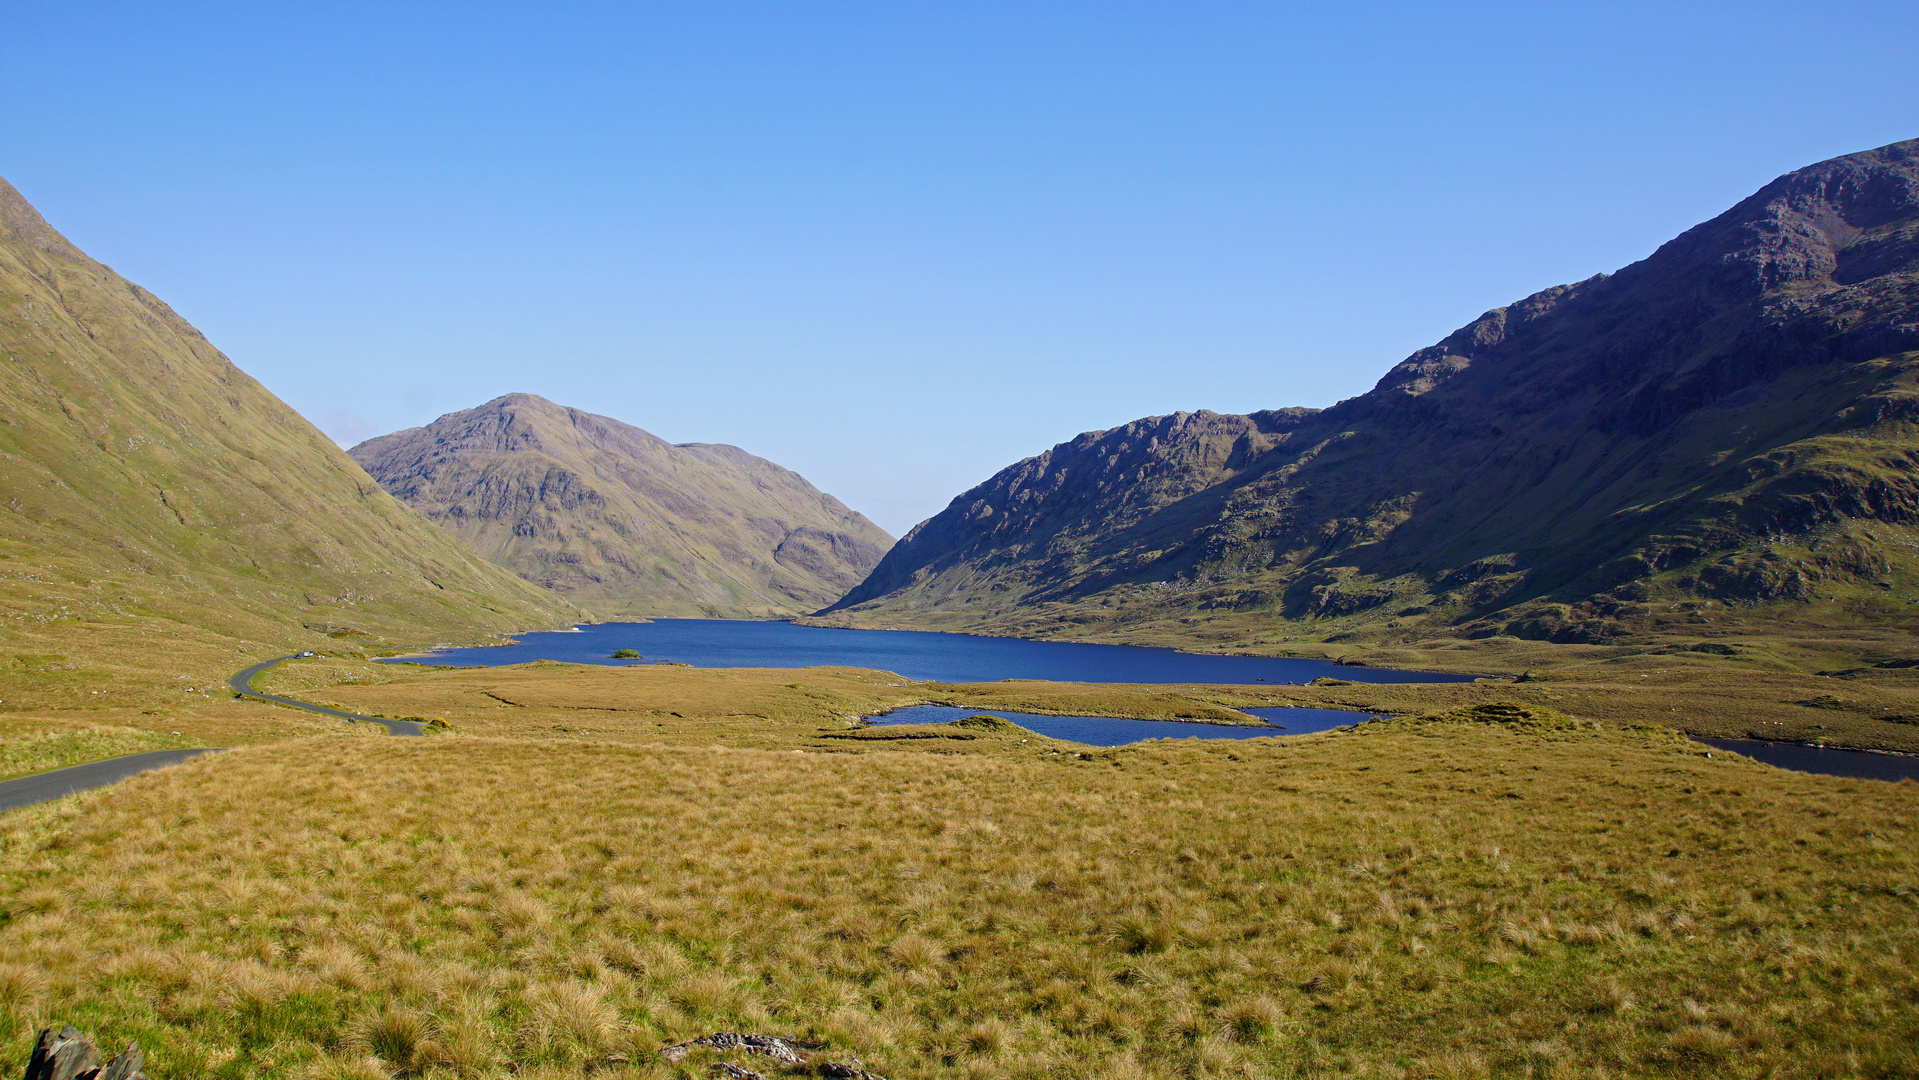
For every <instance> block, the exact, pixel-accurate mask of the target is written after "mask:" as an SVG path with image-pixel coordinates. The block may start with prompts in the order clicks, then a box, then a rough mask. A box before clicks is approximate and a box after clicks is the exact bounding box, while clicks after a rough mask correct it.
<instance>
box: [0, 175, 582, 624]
mask: <svg viewBox="0 0 1919 1080" xmlns="http://www.w3.org/2000/svg"><path fill="white" fill-rule="evenodd" d="M0 511H3V512H0V521H3V522H4V527H0V548H4V552H3V553H0V554H4V557H6V558H18V559H22V560H24V561H23V562H22V563H19V564H13V565H14V566H15V567H16V569H19V568H23V567H25V566H27V565H28V564H31V566H32V569H31V571H30V572H14V571H9V572H8V573H7V574H4V575H0V597H4V601H5V607H6V609H7V610H8V611H9V612H10V613H12V614H13V616H14V619H15V622H16V623H17V624H18V625H19V626H20V627H21V628H23V629H24V630H26V631H27V632H30V633H38V632H40V631H41V630H42V629H43V628H50V629H48V632H49V633H51V632H52V630H55V629H58V627H59V624H61V623H63V622H64V623H66V624H67V625H74V624H75V623H76V622H80V621H84V622H87V623H89V624H90V625H91V626H92V627H93V628H94V629H95V630H99V629H100V628H102V627H105V626H109V625H111V626H121V627H124V626H127V625H132V621H133V620H146V619H151V618H156V617H157V618H159V619H171V620H174V621H176V622H179V623H187V624H190V625H191V626H193V627H195V628H200V629H203V628H214V629H215V630H217V631H218V632H220V633H223V634H230V635H238V636H242V637H246V638H249V639H251V640H254V641H267V640H271V641H277V642H282V643H285V642H287V641H289V640H292V641H298V640H301V638H302V636H303V635H304V636H305V637H311V636H312V635H311V633H309V632H308V631H305V630H303V629H302V624H305V625H306V626H308V627H313V628H316V629H325V628H327V627H349V628H353V629H360V630H365V631H367V632H369V633H379V634H385V635H388V636H390V637H392V638H395V639H398V640H403V641H418V640H421V639H425V640H428V641H432V640H438V639H441V638H443V637H445V636H448V635H451V634H462V633H464V634H469V635H470V634H473V633H475V632H476V631H481V630H485V629H495V630H512V629H516V628H526V627H529V626H550V625H554V624H556V623H559V622H562V621H567V620H570V619H573V618H576V617H577V612H576V611H575V610H574V609H572V608H571V606H570V605H567V604H565V603H563V602H558V601H557V600H556V598H555V597H553V596H551V595H550V594H544V593H541V592H540V591H539V590H537V589H533V588H529V587H528V586H527V585H526V583H525V582H522V581H520V580H518V579H517V578H515V577H513V576H512V575H511V574H506V573H503V572H501V570H500V569H499V568H498V567H496V566H493V565H491V564H489V563H487V562H486V561H485V560H482V559H478V558H475V557H474V556H473V555H472V554H471V553H470V552H468V551H466V550H465V549H464V548H462V547H461V546H460V545H459V544H458V542H456V541H454V540H453V539H452V538H451V537H449V536H447V535H446V534H445V533H444V532H442V531H441V530H439V529H436V528H434V527H433V526H431V525H430V524H428V523H427V522H425V521H423V520H421V519H420V517H419V516H418V515H417V514H414V513H413V512H412V511H410V510H408V509H407V508H406V507H405V506H403V505H401V504H400V503H399V502H397V501H395V500H394V499H393V498H392V497H391V496H389V495H387V494H386V492H384V491H381V490H380V488H379V486H378V485H377V484H375V483H373V481H372V480H371V479H369V478H368V477H367V475H366V473H365V472H363V471H362V470H361V469H360V467H359V466H358V465H355V464H354V463H353V462H352V461H351V460H350V459H349V458H348V457H347V456H346V455H345V454H344V453H342V452H341V451H340V450H339V448H338V447H336V446H334V445H333V443H332V442H331V441H330V440H328V439H327V438H326V437H325V436H323V435H321V434H320V433H319V431H317V430H315V429H314V427H313V426H312V425H311V424H308V423H307V422H306V420H304V419H303V418H301V417H300V415H299V414H298V413H295V412H294V411H293V410H292V409H289V408H287V406H286V405H285V404H283V403H282V402H281V401H280V400H279V399H278V398H275V397H274V396H273V395H272V394H270V393H268V392H267V391H266V390H265V389H264V388H262V387H261V386H260V384H259V383H257V382H255V381H254V380H253V379H251V378H249V377H248V376H247V375H246V373H245V372H243V371H241V370H240V369H239V368H237V367H235V366H234V365H233V364H232V363H231V362H230V361H229V360H228V359H227V358H226V357H225V356H222V355H221V354H220V352H219V351H218V350H217V349H215V348H214V347H213V346H212V345H211V344H209V343H208V342H207V340H206V338H205V337H203V336H201V334H200V332H199V331H197V330H195V329H194V328H193V327H191V326H189V325H187V323H186V322H185V321H184V320H183V319H181V318H180V317H179V316H178V315H176V314H174V312H173V311H172V309H170V308H168V307H167V305H165V304H163V303H161V302H160V301H159V300H158V299H156V298H155V297H154V296H153V295H152V294H151V293H148V292H147V291H146V290H144V289H142V288H140V287H139V286H137V285H134V284H132V283H130V282H128V281H126V280H125V279H123V278H121V277H120V276H119V275H118V274H115V273H114V272H113V271H112V270H111V269H109V268H107V267H106V266H103V265H101V264H100V263H97V262H95V261H94V260H92V259H90V258H88V257H87V256H86V255H85V254H83V253H82V252H81V251H80V250H79V249H78V248H75V247H74V246H73V245H72V244H71V243H69V242H67V240H66V239H65V238H64V237H62V236H61V235H60V234H59V233H57V232H55V231H54V230H53V229H52V227H50V226H49V225H48V224H47V223H46V222H45V221H44V220H42V219H41V217H40V215H39V214H38V213H36V212H35V211H34V209H33V208H32V207H31V206H29V205H28V204H27V202H26V200H25V199H23V198H21V196H20V194H19V193H18V192H17V191H15V190H14V189H13V188H12V187H11V186H9V185H8V184H6V183H5V182H4V181H0ZM34 579H37V580H34ZM52 581H58V582H59V585H58V587H50V586H49V585H48V584H47V582H52ZM102 632H104V631H102Z"/></svg>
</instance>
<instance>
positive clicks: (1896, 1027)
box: [0, 658, 1919, 1080]
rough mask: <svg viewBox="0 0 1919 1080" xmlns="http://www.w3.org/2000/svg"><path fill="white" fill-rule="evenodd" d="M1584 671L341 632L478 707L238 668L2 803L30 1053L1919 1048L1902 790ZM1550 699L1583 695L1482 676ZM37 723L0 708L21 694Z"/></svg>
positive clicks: (235, 1062) (1392, 1064)
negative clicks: (921, 656)
mask: <svg viewBox="0 0 1919 1080" xmlns="http://www.w3.org/2000/svg"><path fill="white" fill-rule="evenodd" d="M1701 670H1711V668H1710V665H1703V666H1702V668H1701ZM1600 671H1602V672H1604V673H1606V677H1605V678H1597V677H1593V676H1590V675H1589V676H1582V677H1581V678H1579V679H1571V678H1567V679H1554V680H1549V681H1544V682H1539V683H1530V682H1529V683H1522V684H1518V685H1510V684H1503V685H1501V684H1487V683H1478V684H1454V685H1453V686H1451V687H1426V688H1423V689H1421V688H1418V687H1411V688H1409V687H1377V686H1357V685H1354V686H1322V687H1311V688H1295V687H1272V688H1270V689H1269V688H1246V687H1231V688H1219V687H1216V688H1197V687H1173V688H1168V687H1087V686H1071V685H1062V684H1043V683H995V684H985V685H980V686H970V687H957V686H953V687H941V686H929V685H924V684H908V685H901V680H899V679H897V678H896V677H894V676H891V675H888V674H885V673H880V672H870V671H860V670H857V669H806V670H800V671H766V670H736V671H700V670H695V669H688V668H674V667H641V668H626V669H614V668H595V667H580V666H576V665H564V664H545V663H542V664H534V665H526V666H522V667H518V668H511V669H487V670H480V671H474V670H459V671H446V670H432V669H426V668H420V667H393V666H375V665H369V664H366V663H364V662H362V661H358V660H353V659H347V658H318V659H315V660H310V661H299V662H295V663H291V664H288V665H283V666H282V667H281V668H278V669H275V670H274V672H272V673H270V674H269V676H268V677H267V678H266V679H264V680H262V688H263V689H271V690H273V691H274V692H277V693H284V694H289V695H293V696H301V697H305V698H308V699H311V700H318V701H325V702H333V703H337V704H342V705H348V706H350V707H352V708H353V709H355V710H356V711H362V712H385V713H386V714H387V715H389V716H396V717H397V716H409V715H413V716H424V717H428V718H430V717H432V716H444V717H446V718H447V719H448V721H449V722H450V723H451V724H452V726H453V730H452V731H451V732H450V733H445V732H443V733H438V734H431V735H429V736H428V737H426V738H423V739H391V738H386V737H384V736H381V735H379V734H378V733H377V732H374V731H371V730H369V729H368V728H367V727H366V726H365V725H360V726H358V727H349V726H347V725H334V724H328V723H325V722H322V721H320V720H318V718H315V717H311V716H309V715H306V714H301V713H297V712H294V711H291V710H284V709H274V708H269V707H265V706H260V705H256V704H252V703H247V702H238V701H230V700H227V701H222V700H215V699H208V700H206V701H203V702H199V703H198V704H195V705H193V706H191V707H189V708H185V709H176V708H167V709H159V708H152V709H151V710H150V711H139V710H127V711H121V712H111V711H102V712H99V713H96V714H95V718H94V719H91V720H86V721H82V720H78V719H74V718H72V717H71V716H70V717H68V718H67V719H66V720H65V721H63V722H65V723H68V724H70V725H72V726H70V727H67V728H58V727H57V725H53V720H52V719H49V720H46V721H41V722H40V723H41V724H42V725H43V727H45V730H46V731H47V732H48V734H46V735H43V736H41V737H40V738H41V739H42V740H48V739H50V740H53V741H54V742H56V743H57V742H58V741H59V740H61V739H65V740H67V742H66V743H62V744H61V745H76V746H77V745H82V744H87V743H86V741H87V740H95V741H96V742H95V743H93V744H87V745H112V746H115V747H118V746H121V745H122V744H123V742H124V743H125V744H126V745H132V744H133V743H132V742H126V740H129V739H131V740H133V742H137V741H138V739H140V738H145V737H150V736H151V737H157V736H154V733H153V731H151V730H148V729H149V728H152V726H153V724H154V723H156V722H163V723H164V724H165V725H171V726H168V727H166V729H165V730H166V731H167V733H168V734H167V735H166V738H169V739H172V738H175V737H174V736H172V735H171V732H173V731H179V732H181V733H182V734H181V735H180V736H178V739H179V740H180V741H192V740H194V739H195V738H198V739H200V740H202V742H203V743H204V742H207V741H214V740H220V741H224V742H225V743H227V744H229V745H236V746H238V747H239V749H236V750H234V751H232V752H229V753H226V754H221V755H217V756H211V757H207V758H201V759H196V760H194V761H190V762H188V763H186V764H183V765H180V766H176V767H174V768H170V769H167V770H165V771H162V772H159V773H153V774H148V775H146V776H141V777H137V778H135V779H133V780H130V781H127V782H126V783H124V784H121V785H119V786H117V787H114V788H111V789H106V790H102V791H99V792H94V793H90V794H85V795H81V796H77V797H74V798H70V799H66V800H62V801H60V802H58V803H52V804H47V805H44V806H41V807H36V808H29V809H26V810H19V811H14V812H10V813H8V814H6V815H5V816H3V817H0V866H4V867H5V869H4V871H0V910H4V912H5V914H4V917H0V1070H18V1069H19V1068H21V1067H22V1066H23V1064H24V1055H25V1053H26V1050H27V1048H28V1047H29V1045H30V1043H31V1040H32V1036H33V1033H34V1031H35V1030H37V1029H38V1028H40V1027H43V1026H47V1025H50V1024H59V1023H69V1022H70V1023H73V1024H75V1025H76V1026H78V1027H80V1028H82V1029H83V1030H84V1031H86V1032H87V1033H88V1034H89V1035H92V1036H94V1037H95V1039H96V1041H98V1042H100V1043H101V1044H102V1045H105V1046H109V1047H117V1046H119V1045H121V1044H123V1043H124V1042H126V1041H129V1040H137V1041H139V1042H140V1043H141V1044H142V1045H143V1046H144V1047H145V1048H146V1049H147V1050H148V1052H149V1056H150V1062H151V1066H150V1068H149V1072H150V1073H151V1074H152V1075H155V1076H162V1077H164V1076H202V1075H206V1076H231V1077H241V1076H311V1077H405V1076H422V1077H425V1076H445V1077H454V1076H507V1075H518V1076H578V1075H583V1074H586V1073H592V1074H593V1075H596V1076H598V1075H606V1076H629V1075H630V1076H669V1075H672V1076H686V1077H691V1076H703V1075H706V1071H707V1069H708V1066H709V1065H710V1064H711V1060H712V1055H710V1054H708V1053H705V1052H702V1053H701V1054H699V1055H696V1056H694V1057H692V1058H689V1059H687V1060H685V1061H683V1062H680V1063H678V1064H671V1063H668V1062H667V1061H666V1060H665V1059H664V1058H662V1057H661V1056H660V1055H659V1053H658V1050H659V1048H661V1047H662V1046H665V1045H668V1044H672V1043H677V1042H680V1041H682V1040H685V1039H689V1038H693V1037H695V1036H700V1035H704V1034H707V1033H709V1032H712V1031H720V1030H738V1031H746V1032H754V1033H765V1034H775V1035H783V1036H791V1037H800V1038H808V1039H813V1040H817V1041H821V1042H825V1043H827V1044H829V1047H830V1050H828V1051H823V1052H822V1053H823V1054H830V1055H832V1060H837V1061H845V1060H848V1059H850V1058H858V1059H859V1060H860V1061H861V1062H863V1063H864V1065H865V1067H866V1068H867V1069H869V1070H871V1071H873V1072H875V1073H878V1074H882V1075H884V1076H887V1077H891V1078H893V1080H914V1078H918V1077H987V1076H996V1077H997V1076H1014V1077H1036V1078H1037V1077H1052V1076H1059V1075H1106V1076H1127V1077H1160V1076H1165V1077H1172V1076H1213V1075H1249V1076H1262V1075H1273V1076H1284V1075H1335V1074H1337V1075H1377V1076H1395V1077H1399V1076H1435V1077H1438V1076H1446V1077H1456V1076H1490V1075H1520V1074H1532V1075H1574V1074H1582V1075H1584V1074H1593V1075H1620V1076H1628V1075H1682V1074H1705V1075H1726V1076H1748V1075H1750V1076H1760V1075H1806V1074H1814V1073H1827V1074H1833V1075H1839V1074H1868V1075H1871V1074H1882V1075H1894V1074H1902V1075H1903V1074H1910V1073H1912V1072H1914V1071H1915V1070H1919V1055H1916V1054H1915V1051H1914V1050H1913V1047H1914V1046H1915V1045H1919V1021H1915V1019H1914V1018H1915V1017H1919V1009H1916V1008H1915V1005H1916V1004H1919V929H1915V926H1919V920H1915V914H1919V855H1916V854H1915V852H1919V844H1916V843H1915V840H1919V837H1915V836H1914V834H1913V829H1914V825H1913V823H1914V821H1915V814H1914V811H1915V810H1919V784H1913V783H1900V784H1888V783H1881V782H1875V781H1850V780H1841V779H1835V778H1830V777H1821V776H1811V775H1805V774H1795V773H1787V772H1781V771H1779V770H1775V769H1771V768H1768V767H1765V766H1761V765H1758V764H1755V763H1752V762H1749V761H1746V760H1744V759H1741V758H1737V757H1730V756H1728V755H1726V754H1724V753H1723V752H1721V753H1717V754H1716V755H1714V756H1708V748H1705V747H1702V746H1699V745H1698V744H1695V743H1691V742H1689V741H1687V740H1686V739H1684V738H1683V737H1681V736H1679V735H1678V734H1676V733H1674V732H1672V731H1671V730H1668V729H1666V728H1663V727H1656V726H1651V725H1646V724H1630V723H1620V722H1611V723H1595V722H1594V717H1592V716H1591V715H1590V711H1596V710H1599V709H1603V708H1605V707H1607V705H1606V703H1608V702H1618V703H1620V704H1619V705H1618V706H1617V708H1620V709H1625V710H1628V711H1633V712H1635V715H1636V714H1637V713H1638V712H1644V713H1655V712H1656V711H1657V706H1656V705H1653V704H1650V702H1652V701H1654V700H1664V699H1663V698H1660V697H1659V695H1660V694H1672V695H1680V694H1682V693H1684V683H1682V682H1680V681H1677V680H1675V681H1673V682H1671V683H1661V682H1657V681H1655V680H1654V679H1653V678H1652V676H1653V675H1655V674H1656V672H1653V671H1650V670H1648V671H1644V672H1641V671H1639V670H1638V669H1637V668H1633V667H1625V668H1618V669H1606V668H1603V667H1602V668H1601V669H1600ZM1638 674H1645V675H1646V676H1647V678H1646V679H1644V680H1635V681H1636V682H1644V683H1646V684H1648V685H1646V686H1645V687H1644V688H1640V687H1638V686H1634V687H1633V688H1632V689H1630V690H1628V689H1626V685H1627V684H1626V683H1625V682H1624V681H1623V679H1624V677H1625V676H1627V675H1638ZM1806 678H1811V677H1810V676H1808V677H1806ZM1875 678H1876V677H1875ZM1709 681H1710V680H1703V679H1701V678H1698V677H1695V678H1694V679H1693V682H1694V683H1695V685H1706V684H1707V683H1709ZM1827 681H1828V682H1831V681H1832V680H1830V679H1828V680H1827ZM1855 681H1857V680H1855ZM1735 683H1736V680H1735V681H1732V682H1727V683H1725V684H1724V685H1726V686H1731V685H1735ZM1757 685H1760V686H1762V687H1763V688H1764V689H1763V692H1761V693H1760V694H1759V698H1765V697H1767V696H1768V695H1770V696H1775V697H1776V696H1778V695H1777V693H1775V691H1778V692H1783V693H1786V694H1788V695H1790V694H1792V693H1797V690H1796V689H1795V687H1796V685H1797V684H1792V685H1790V686H1788V685H1786V684H1777V685H1775V684H1770V683H1764V682H1761V683H1759V684H1757ZM1848 685H1850V684H1848ZM1859 685H1862V686H1863V685H1872V686H1878V685H1879V683H1878V682H1870V683H1864V682H1862V683H1859ZM1881 689H1885V688H1884V687H1881ZM1895 690H1897V688H1896V687H1895V688H1893V689H1885V692H1887V693H1893V692H1894V691H1895ZM1901 692H1903V691H1901ZM1439 693H1443V694H1448V695H1455V696H1456V697H1457V700H1451V699H1447V700H1439V699H1436V698H1430V697H1429V698H1426V699H1424V700H1425V703H1426V704H1427V705H1428V706H1432V707H1438V706H1444V705H1447V704H1451V705H1453V706H1455V707H1454V708H1452V709H1451V711H1448V712H1444V713H1440V714H1437V715H1435V716H1431V717H1427V718H1421V719H1407V720H1398V721H1388V722H1382V723H1376V724H1368V725H1364V726H1362V727H1358V728H1355V729H1350V730H1342V731H1336V732H1329V733H1325V734H1320V735H1307V736H1299V737H1296V738H1288V739H1283V740H1255V741H1253V742H1238V741H1236V742H1232V743H1217V742H1213V743H1202V742H1200V741H1198V740H1193V741H1186V740H1179V741H1171V742H1155V743H1147V744H1141V745H1138V746H1134V747H1127V748H1120V749H1115V750H1093V749H1091V748H1087V747H1083V746H1079V745H1077V744H1071V743H1059V742H1054V741H1052V740H1048V739H1045V738H1043V737H1039V736H1035V735H1031V734H1029V733H1025V732H1020V731H1017V730H1014V731H1005V730H995V729H993V728H990V727H984V726H982V727H975V728H965V727H933V728H921V729H917V730H909V729H902V728H890V729H886V730H885V734H886V735H887V737H886V738H874V737H873V736H875V735H878V734H881V732H879V731H877V730H876V729H867V728H864V727H862V726H860V725H859V723H858V720H857V718H858V717H859V716H861V715H863V714H867V713H871V712H873V711H876V710H878V709H881V708H885V707H889V706H891V705H898V704H904V703H906V702H908V701H923V700H942V701H950V702H953V703H956V704H968V705H977V706H981V707H987V706H999V707H1007V708H1020V709H1022V710H1024V711H1039V712H1087V711H1105V712H1110V713H1115V714H1121V715H1136V716H1178V715H1186V716H1192V717H1198V718H1207V717H1218V716H1223V715H1230V713H1229V712H1228V711H1227V710H1228V709H1229V708H1230V706H1231V705H1232V704H1251V703H1254V702H1255V701H1269V700H1273V699H1276V698H1294V699H1298V700H1300V702H1301V703H1313V704H1329V703H1343V702H1345V700H1346V699H1347V698H1353V699H1355V700H1357V698H1358V697H1360V696H1364V695H1369V694H1393V695H1413V696H1415V697H1416V696H1418V695H1420V694H1439ZM1547 693H1550V694H1553V695H1556V696H1557V697H1556V699H1554V700H1553V701H1552V704H1553V705H1555V706H1557V707H1559V708H1563V709H1564V710H1566V712H1571V713H1574V714H1577V715H1580V716H1582V717H1584V719H1580V720H1573V719H1571V718H1570V717H1567V716H1565V715H1564V714H1562V713H1560V712H1557V711H1554V710H1553V709H1548V708H1544V707H1542V706H1541V705H1539V704H1537V703H1523V704H1512V705H1505V706H1501V705H1496V704H1490V703H1491V702H1493V701H1494V700H1495V699H1496V698H1504V699H1506V700H1508V701H1512V700H1514V699H1518V698H1522V697H1523V696H1524V695H1528V694H1532V695H1543V694H1547ZM1727 693H1730V691H1727ZM1642 699H1643V700H1642ZM1378 700H1381V701H1384V700H1387V699H1378ZM1391 700H1392V701H1402V700H1403V702H1404V703H1405V704H1407V705H1411V704H1414V702H1413V700H1412V697H1405V698H1403V699H1402V698H1398V697H1396V698H1392V699H1391ZM1674 700H1678V698H1677V697H1675V698H1674ZM1369 707H1379V706H1369ZM1701 708H1702V710H1703V706H1701ZM1407 711H1412V710H1411V709H1410V708H1409V709H1408V710H1407ZM1422 711H1423V710H1422ZM12 722H13V723H15V724H16V727H15V728H14V731H15V732H16V735H15V737H10V738H9V739H8V740H7V742H8V744H9V745H12V744H13V743H15V742H17V741H21V740H19V739H18V737H17V733H18V732H21V731H26V730H29V729H32V728H33V726H34V723H35V722H34V721H30V720H25V719H20V720H16V721H12ZM48 725H53V726H48ZM142 731H144V732H146V735H129V734H127V732H142ZM901 733H906V734H917V735H920V736H921V737H919V738H910V739H901V738H898V737H897V736H898V735H899V734H901ZM114 740H121V741H119V742H116V741H114ZM26 741H29V742H30V741H32V740H26ZM49 745H51V744H49ZM143 745H144V744H143ZM39 753H40V756H39V757H36V758H33V759H32V760H34V761H41V760H52V759H53V758H54V757H57V756H59V753H60V751H57V750H51V749H43V750H42V751H39ZM21 760H26V757H25V756H22V757H21ZM732 1060H736V1061H738V1063H739V1064H741V1065H742V1066H744V1067H746V1068H749V1069H752V1070H755V1071H758V1072H761V1073H763V1074H766V1075H768V1076H775V1075H778V1074H780V1073H781V1072H782V1071H783V1070H782V1067H781V1066H780V1065H779V1064H778V1063H777V1062H774V1061H772V1060H771V1059H767V1058H763V1057H751V1058H742V1057H738V1056H737V1055H736V1056H735V1057H734V1058H733V1059H732ZM809 1068H811V1067H809Z"/></svg>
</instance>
